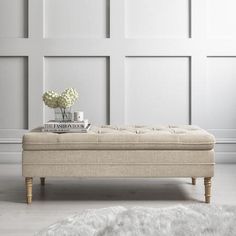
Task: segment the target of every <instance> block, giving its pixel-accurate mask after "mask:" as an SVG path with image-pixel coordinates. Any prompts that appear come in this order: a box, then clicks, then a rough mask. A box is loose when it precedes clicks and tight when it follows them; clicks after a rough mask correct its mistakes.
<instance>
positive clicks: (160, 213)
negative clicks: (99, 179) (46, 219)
mask: <svg viewBox="0 0 236 236" xmlns="http://www.w3.org/2000/svg"><path fill="white" fill-rule="evenodd" d="M36 235H37V236H111V235H112V236H113V235H114V236H157V235H161V236H203V235H206V236H213V235H214V236H233V235H236V206H221V207H219V206H214V205H206V204H204V203H203V204H196V205H187V206H182V205H178V206H175V207H168V208H146V207H134V208H131V209H127V208H125V207H110V208H103V209H90V210H86V211H83V212H82V213H80V214H77V215H73V216H70V217H68V218H66V219H64V220H62V221H60V222H57V223H55V224H53V225H51V226H49V227H48V228H47V229H44V230H42V231H40V232H38V233H37V234H36Z"/></svg>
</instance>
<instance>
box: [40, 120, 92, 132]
mask: <svg viewBox="0 0 236 236" xmlns="http://www.w3.org/2000/svg"><path fill="white" fill-rule="evenodd" d="M90 126H91V124H89V122H88V120H83V121H71V122H56V121H54V120H51V121H48V122H47V123H45V124H44V127H43V131H44V132H55V133H87V132H88V130H89V129H90Z"/></svg>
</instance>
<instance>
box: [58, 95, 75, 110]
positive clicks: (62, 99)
mask: <svg viewBox="0 0 236 236" xmlns="http://www.w3.org/2000/svg"><path fill="white" fill-rule="evenodd" d="M73 104H74V102H73V100H72V99H71V97H70V96H69V95H67V94H62V95H61V96H59V97H58V106H59V107H60V108H68V107H71V106H72V105H73Z"/></svg>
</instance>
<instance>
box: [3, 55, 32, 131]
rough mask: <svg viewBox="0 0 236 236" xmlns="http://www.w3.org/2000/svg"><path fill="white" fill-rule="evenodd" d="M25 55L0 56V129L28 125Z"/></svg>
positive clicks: (25, 126) (23, 127) (19, 127)
mask: <svg viewBox="0 0 236 236" xmlns="http://www.w3.org/2000/svg"><path fill="white" fill-rule="evenodd" d="M27 64H28V63H27V58H26V57H0V108H1V112H0V121H1V122H0V129H27V127H28V73H27V71H28V68H27V67H28V65H27Z"/></svg>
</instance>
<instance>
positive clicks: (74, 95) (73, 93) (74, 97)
mask: <svg viewBox="0 0 236 236" xmlns="http://www.w3.org/2000/svg"><path fill="white" fill-rule="evenodd" d="M63 95H68V96H69V97H70V98H71V100H72V101H73V102H75V101H76V100H77V99H78V97H79V94H78V92H77V91H76V90H75V89H74V88H67V89H66V90H65V91H64V92H63V93H62V96H63Z"/></svg>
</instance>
